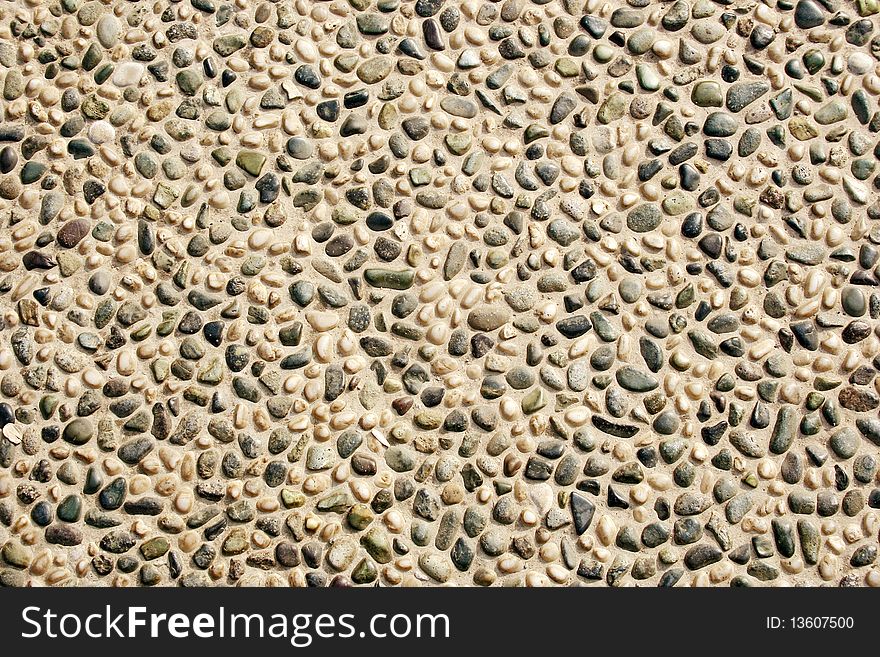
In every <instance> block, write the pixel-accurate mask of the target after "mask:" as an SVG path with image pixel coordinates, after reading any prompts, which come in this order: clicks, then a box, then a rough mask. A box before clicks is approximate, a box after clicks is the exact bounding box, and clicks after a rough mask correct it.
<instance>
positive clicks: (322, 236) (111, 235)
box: [0, 0, 880, 586]
mask: <svg viewBox="0 0 880 657" xmlns="http://www.w3.org/2000/svg"><path fill="white" fill-rule="evenodd" d="M32 4H33V6H32V7H31V6H30V5H29V6H27V7H24V8H21V9H20V11H18V12H17V13H16V15H15V17H14V22H15V25H14V26H12V27H11V28H10V29H12V30H14V31H15V34H16V35H17V38H18V39H19V40H20V41H21V42H22V46H21V47H22V48H24V50H22V53H25V54H21V53H19V55H20V57H19V58H18V59H16V57H13V56H12V55H11V54H8V53H5V51H3V50H2V49H0V67H2V68H3V71H2V85H0V93H2V94H3V98H4V102H5V105H4V107H5V108H6V110H7V111H6V113H5V115H4V116H5V118H4V123H2V124H0V204H3V207H4V208H5V209H6V210H8V212H6V213H5V214H4V216H6V217H8V219H9V221H8V222H7V226H6V231H5V232H4V236H3V238H2V239H0V288H2V289H0V299H3V301H0V306H2V307H3V309H4V310H5V313H4V322H3V323H2V328H0V369H2V370H3V376H2V377H0V393H2V395H3V401H2V403H0V428H2V434H3V441H2V444H0V482H2V481H4V477H5V478H8V479H9V480H10V481H15V482H17V483H15V486H14V487H13V488H11V489H10V491H11V493H13V492H14V494H10V495H8V496H7V497H6V499H5V500H4V501H3V505H2V506H0V511H2V513H0V521H2V524H3V525H6V526H9V525H10V524H11V522H12V521H11V518H13V517H14V518H17V519H18V520H16V523H21V526H20V527H19V526H18V525H16V526H15V527H14V529H15V532H13V533H14V534H15V536H14V537H13V536H12V534H10V537H8V540H7V539H4V540H2V541H0V545H2V548H0V558H2V560H3V562H4V564H6V565H8V566H9V569H7V570H8V571H9V572H14V573H17V574H18V575H17V576H16V577H15V578H14V579H13V580H9V581H13V583H17V584H21V585H33V586H39V585H43V584H51V583H57V581H60V580H55V579H54V578H56V577H61V579H63V580H64V581H65V582H76V583H79V584H83V585H105V586H110V585H119V586H123V585H144V586H152V585H168V584H171V583H173V582H175V581H176V582H187V583H189V582H200V583H211V584H215V585H237V584H240V585H262V586H269V585H272V586H274V585H280V584H281V585H287V584H289V585H297V586H299V585H304V584H313V585H325V584H327V583H329V582H345V583H347V584H349V585H357V586H373V585H380V586H386V585H398V584H413V583H419V584H427V585H441V584H449V583H451V584H456V585H473V586H486V585H491V584H495V583H497V584H500V585H505V586H507V585H510V586H516V585H521V584H524V583H533V582H535V581H538V580H536V578H540V581H544V580H545V579H546V580H547V581H548V582H551V583H553V584H565V585H569V584H577V585H587V584H590V585H606V584H607V585H612V586H620V585H638V586H644V585H661V586H672V585H679V586H684V585H694V584H703V583H705V582H709V583H711V584H713V585H719V586H727V585H731V584H736V583H742V582H749V583H750V584H754V585H760V586H776V585H779V584H780V583H782V582H783V581H785V582H786V583H791V584H794V585H809V586H812V585H820V584H824V583H826V582H827V583H835V584H836V583H841V582H847V583H848V584H849V583H854V584H856V585H869V584H871V583H872V582H875V581H876V573H875V571H874V570H872V568H874V567H875V565H876V558H877V546H876V531H874V533H873V535H872V536H868V535H867V533H865V535H864V536H863V535H862V534H863V532H862V531H861V530H860V529H859V530H858V531H856V530H854V529H853V528H861V527H869V526H872V525H871V523H873V522H874V520H872V518H873V515H872V514H873V511H872V509H876V508H877V507H878V505H880V497H878V494H877V493H876V491H875V490H874V488H876V485H875V484H876V477H877V472H878V463H880V454H878V449H880V423H878V420H877V419H876V417H875V416H876V412H877V409H878V408H880V395H878V393H877V390H876V385H875V384H876V381H877V377H876V369H877V367H878V366H880V365H878V361H877V357H878V355H880V347H878V345H880V342H878V340H877V336H876V334H877V326H876V322H877V321H878V317H880V297H878V295H877V293H875V291H874V290H875V288H876V287H877V273H876V271H875V270H876V267H877V264H878V260H880V258H878V247H877V244H878V243H880V232H878V231H877V230H875V229H874V228H873V224H872V222H873V221H874V220H876V219H877V218H878V217H880V205H878V203H877V189H878V185H877V181H876V180H874V175H875V171H876V159H877V157H878V154H880V148H878V147H877V144H876V141H877V139H876V135H877V134H878V126H880V118H878V117H877V116H875V115H874V109H873V107H874V105H875V102H874V96H875V95H876V92H877V90H878V89H880V86H878V84H877V81H876V79H875V76H873V75H872V74H873V69H874V63H873V62H875V60H876V58H875V56H874V54H875V53H874V50H876V49H875V48H874V46H873V43H874V40H875V39H874V34H875V32H876V29H875V28H876V26H875V23H876V21H877V16H880V14H878V13H877V7H876V6H875V5H876V3H873V2H868V1H867V0H866V1H864V2H861V1H860V2H859V3H856V5H855V6H853V7H846V6H841V7H839V8H836V7H835V8H833V9H832V7H831V5H829V4H827V3H821V2H818V0H797V2H788V3H778V4H777V5H774V6H773V7H771V6H770V5H766V4H758V5H754V6H751V5H750V6H744V7H741V8H738V9H737V10H736V11H726V10H725V9H724V8H723V7H722V8H719V7H718V6H717V4H713V3H711V2H706V1H704V0H700V1H699V2H695V3H688V2H685V1H684V0H676V1H675V2H671V3H668V4H667V5H666V6H663V7H661V8H660V9H659V10H658V11H657V12H655V13H654V14H651V15H649V14H650V12H648V11H647V9H648V3H645V2H644V1H643V0H632V1H631V2H629V3H624V2H622V1H619V0H614V1H612V2H611V3H610V4H609V5H608V6H607V7H598V5H597V6H596V7H595V8H592V5H593V4H594V3H588V4H587V6H586V7H583V6H578V7H575V6H574V4H573V3H563V4H562V5H560V6H557V5H556V4H554V3H547V2H544V1H543V0H542V1H540V2H533V3H523V2H519V1H516V0H508V1H507V2H504V3H499V5H498V6H497V7H496V6H495V5H493V4H492V3H488V4H486V5H485V6H481V5H479V3H478V4H477V5H475V6H474V7H459V6H457V5H455V3H445V2H443V1H442V0H418V1H417V2H415V3H410V4H409V5H405V6H404V5H400V4H398V3H396V2H385V1H382V2H379V4H378V5H376V6H375V7H373V6H370V5H369V3H365V2H361V1H357V2H355V1H353V2H351V3H349V4H350V7H346V8H345V12H343V13H345V16H346V18H345V20H342V19H341V18H340V20H338V21H337V20H331V19H333V18H334V13H333V12H335V11H336V9H333V8H329V9H328V8H321V7H317V8H309V9H308V11H310V12H311V13H310V14H306V13H303V11H306V10H305V9H302V8H301V7H300V6H299V5H296V6H295V7H294V6H293V5H288V4H285V3H266V4H259V3H257V4H254V5H250V4H248V3H241V6H237V7H236V9H235V12H234V14H233V12H232V10H231V8H230V7H227V6H225V5H224V6H218V5H215V4H214V3H212V2H210V1H208V0H194V1H193V2H192V3H171V5H170V6H168V7H163V8H162V9H161V11H162V12H164V13H162V16H161V20H158V19H155V20H154V19H153V18H149V17H145V16H144V15H142V9H139V8H138V7H137V6H136V5H137V3H120V2H113V1H111V2H107V3H86V4H84V5H82V6H81V7H80V6H79V5H76V3H62V13H64V16H63V19H64V20H63V23H64V24H63V26H62V27H61V28H58V27H57V25H56V26H53V25H52V19H50V20H49V22H48V23H47V22H46V18H45V16H44V15H43V14H45V9H44V8H43V7H42V5H40V3H32ZM771 4H772V3H771ZM68 5H70V7H69V8H68ZM75 5H76V6H75ZM129 5H131V6H129ZM303 7H305V5H303ZM193 11H195V12H196V13H195V14H193ZM328 11H329V12H330V13H328ZM591 12H592V13H591ZM194 16H195V17H201V18H200V19H199V20H196V19H195V18H194ZM340 16H342V15H341V14H340ZM9 20H13V19H12V18H10V19H9ZM37 22H40V23H41V24H43V25H44V28H43V29H42V30H39V33H37V32H33V30H29V28H27V27H26V26H27V25H30V24H31V23H33V24H36V23H37ZM792 23H793V26H794V27H792ZM10 25H11V24H10ZM22 26H25V27H24V28H23V27H22ZM22 30H23V31H22ZM72 35H75V36H72ZM28 52H33V53H36V54H35V55H34V56H28V55H27V53H28ZM71 53H74V54H73V55H72V54H71ZM780 53H782V54H780ZM19 59H20V60H21V61H19ZM25 60H26V61H25ZM285 71H288V73H285ZM25 100H26V101H27V102H26V103H25V104H22V102H23V101H25ZM25 106H27V112H25V111H24V109H23V108H24V107H25ZM56 133H57V134H56ZM734 150H735V151H736V156H734ZM4 304H5V305H4ZM59 439H60V440H59ZM13 470H14V472H13ZM58 482H61V483H60V484H59V483H58ZM59 485H60V488H59ZM0 488H2V486H0ZM7 517H8V518H9V519H10V520H8V521H7V520H6V518H7ZM11 529H12V528H10V530H11ZM7 533H8V532H7ZM868 533H870V532H868ZM16 537H18V538H16ZM87 546H88V549H86V547H87ZM832 551H833V552H835V553H836V554H837V556H838V557H839V558H836V559H835V560H829V559H828V558H825V557H826V556H827V555H829V554H830V553H831V552H832ZM38 555H40V556H39V557H38ZM84 555H86V556H84ZM181 555H192V558H185V557H183V556H181ZM754 555H757V556H754ZM800 558H802V564H801V566H802V567H800V566H799V569H795V568H794V566H793V563H794V562H793V561H792V560H793V559H800ZM37 559H51V560H52V563H53V564H55V566H53V569H52V572H53V574H52V575H51V578H52V579H51V580H50V576H49V575H47V574H46V573H45V572H44V571H43V570H40V569H39V568H36V567H35V564H36V563H37V561H35V560H37ZM56 566H57V567H56ZM795 571H796V572H795ZM3 572H7V571H3ZM872 573H873V574H872ZM4 577H5V576H4ZM333 578H336V579H333ZM707 578H708V579H707ZM872 578H873V579H872ZM6 579H8V578H6ZM6 579H4V582H5V581H6Z"/></svg>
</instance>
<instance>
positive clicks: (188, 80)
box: [175, 68, 204, 96]
mask: <svg viewBox="0 0 880 657" xmlns="http://www.w3.org/2000/svg"><path fill="white" fill-rule="evenodd" d="M175 79H176V80H177V86H178V87H179V88H180V91H181V92H182V93H183V94H184V95H186V96H194V95H195V94H196V92H197V91H198V90H199V87H201V86H202V83H203V82H204V79H203V78H202V74H201V73H199V72H198V71H196V70H194V69H191V68H188V69H185V70H183V71H178V73H177V77H176V78H175Z"/></svg>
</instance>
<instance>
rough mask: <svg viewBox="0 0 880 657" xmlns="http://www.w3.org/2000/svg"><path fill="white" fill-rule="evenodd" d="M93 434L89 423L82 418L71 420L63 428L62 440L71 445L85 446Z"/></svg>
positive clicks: (93, 431)
mask: <svg viewBox="0 0 880 657" xmlns="http://www.w3.org/2000/svg"><path fill="white" fill-rule="evenodd" d="M94 433H95V427H94V426H93V425H92V423H91V421H90V420H88V419H87V418H84V417H78V418H76V419H75V420H72V421H71V422H70V424H68V425H67V426H66V427H64V433H63V434H62V438H64V440H66V441H67V442H69V443H71V444H73V445H85V444H86V443H87V442H89V440H90V439H91V437H92V436H93V435H94Z"/></svg>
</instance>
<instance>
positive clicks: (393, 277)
mask: <svg viewBox="0 0 880 657" xmlns="http://www.w3.org/2000/svg"><path fill="white" fill-rule="evenodd" d="M414 276H415V272H414V271H412V270H411V269H402V270H394V269H366V270H364V279H365V280H366V281H367V283H369V284H370V285H372V286H373V287H383V288H387V289H389V290H408V289H409V288H411V287H412V284H413V278H414Z"/></svg>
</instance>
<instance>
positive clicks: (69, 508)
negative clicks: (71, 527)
mask: <svg viewBox="0 0 880 657" xmlns="http://www.w3.org/2000/svg"><path fill="white" fill-rule="evenodd" d="M81 513H82V500H81V499H80V498H79V496H77V495H68V496H67V497H65V498H64V499H63V500H61V503H60V504H58V511H57V514H58V519H59V520H63V521H64V522H76V521H77V520H79V517H80V514H81Z"/></svg>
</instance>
